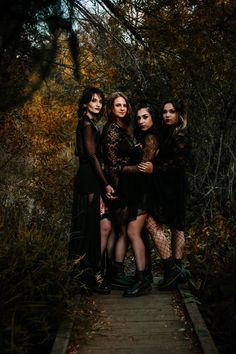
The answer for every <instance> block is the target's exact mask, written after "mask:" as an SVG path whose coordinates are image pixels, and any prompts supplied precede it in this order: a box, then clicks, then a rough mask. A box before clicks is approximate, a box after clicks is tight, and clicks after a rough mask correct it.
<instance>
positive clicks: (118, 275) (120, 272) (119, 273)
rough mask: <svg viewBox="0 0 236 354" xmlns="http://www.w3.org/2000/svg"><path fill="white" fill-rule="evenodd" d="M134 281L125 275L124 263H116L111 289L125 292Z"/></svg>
mask: <svg viewBox="0 0 236 354" xmlns="http://www.w3.org/2000/svg"><path fill="white" fill-rule="evenodd" d="M133 281H134V278H133V277H130V276H127V275H125V272H124V264H123V262H115V263H114V267H113V275H112V277H111V280H110V285H111V288H112V289H114V290H124V289H126V288H128V287H129V286H130V285H131V284H132V283H133Z"/></svg>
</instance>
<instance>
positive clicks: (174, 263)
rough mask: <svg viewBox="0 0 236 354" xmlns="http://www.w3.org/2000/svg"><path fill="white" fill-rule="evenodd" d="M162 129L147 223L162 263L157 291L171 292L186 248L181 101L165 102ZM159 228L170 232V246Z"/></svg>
mask: <svg viewBox="0 0 236 354" xmlns="http://www.w3.org/2000/svg"><path fill="white" fill-rule="evenodd" d="M161 114H162V129H161V133H160V141H159V153H158V155H157V158H156V161H155V165H154V172H153V185H154V189H153V193H152V208H151V210H150V216H149V218H148V222H147V228H148V231H149V232H150V234H151V236H152V238H153V241H154V243H155V246H156V248H157V250H158V253H159V254H160V256H161V258H162V260H163V266H164V277H163V279H161V280H160V282H159V284H158V288H159V289H160V290H171V289H174V288H175V287H176V285H177V283H178V282H181V281H183V280H184V278H185V275H186V273H184V272H183V270H182V258H183V252H184V245H185V236H184V227H185V204H186V190H187V184H186V172H185V170H186V164H187V163H188V161H189V158H190V141H189V135H188V131H187V115H186V111H185V107H184V105H183V102H182V101H178V100H175V99H168V100H166V101H165V102H164V103H163V105H162V108H161ZM162 225H166V226H167V227H169V229H170V231H171V246H170V245H169V242H168V239H167V237H166V236H165V234H164V232H163V228H162Z"/></svg>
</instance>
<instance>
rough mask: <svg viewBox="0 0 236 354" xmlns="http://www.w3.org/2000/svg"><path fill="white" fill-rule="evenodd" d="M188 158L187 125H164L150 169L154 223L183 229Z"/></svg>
mask: <svg viewBox="0 0 236 354" xmlns="http://www.w3.org/2000/svg"><path fill="white" fill-rule="evenodd" d="M189 159H190V142H189V135H188V132H187V129H186V128H184V129H180V130H176V126H165V127H164V128H163V130H162V132H161V138H160V150H159V154H158V156H157V158H156V160H155V164H154V172H153V193H152V208H151V215H152V216H153V217H154V219H155V220H156V222H157V223H159V224H166V225H167V226H169V227H171V228H176V229H178V230H184V226H185V204H186V193H187V179H186V165H187V163H188V161H189Z"/></svg>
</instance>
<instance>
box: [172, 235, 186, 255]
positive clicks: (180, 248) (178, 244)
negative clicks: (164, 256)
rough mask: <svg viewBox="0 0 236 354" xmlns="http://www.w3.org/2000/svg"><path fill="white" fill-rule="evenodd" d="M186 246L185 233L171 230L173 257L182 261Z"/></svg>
mask: <svg viewBox="0 0 236 354" xmlns="http://www.w3.org/2000/svg"><path fill="white" fill-rule="evenodd" d="M184 246H185V237H184V232H183V231H180V230H177V229H171V249H172V256H173V258H175V259H182V258H183V252H184Z"/></svg>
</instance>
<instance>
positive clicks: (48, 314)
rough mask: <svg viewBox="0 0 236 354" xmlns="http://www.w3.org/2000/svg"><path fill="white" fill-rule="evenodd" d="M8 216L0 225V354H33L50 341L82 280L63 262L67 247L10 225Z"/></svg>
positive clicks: (53, 238) (50, 237) (55, 238)
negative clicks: (0, 339) (0, 340)
mask: <svg viewBox="0 0 236 354" xmlns="http://www.w3.org/2000/svg"><path fill="white" fill-rule="evenodd" d="M5 212H6V211H5ZM10 215H11V211H9V210H8V211H7V217H6V216H5V217H2V219H1V239H0V268H1V273H0V288H1V292H0V313H1V319H0V321H1V326H0V328H1V329H0V331H1V334H0V337H1V338H2V341H3V342H2V343H1V353H4V354H5V353H16V354H21V353H22V354H23V353H24V354H25V353H34V350H35V352H36V348H38V347H39V348H40V346H42V348H43V345H45V344H48V342H50V341H52V340H53V339H54V336H55V333H56V331H57V328H58V324H59V323H60V321H61V320H62V319H63V318H64V316H65V315H66V314H67V312H68V305H69V304H70V302H71V301H72V299H73V296H74V294H75V292H76V291H78V288H79V285H80V281H79V277H80V274H79V272H75V269H74V267H73V264H71V263H70V262H69V261H67V248H68V247H67V242H65V241H62V240H61V239H59V237H58V235H55V234H47V235H46V234H43V233H42V232H41V231H39V230H38V229H37V228H31V229H29V228H28V227H26V226H24V225H23V224H21V223H20V220H19V219H18V223H19V224H18V226H17V225H14V224H13V223H12V222H13V220H12V219H11V218H10V217H9V216H10ZM72 269H73V277H71V274H72Z"/></svg>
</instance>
